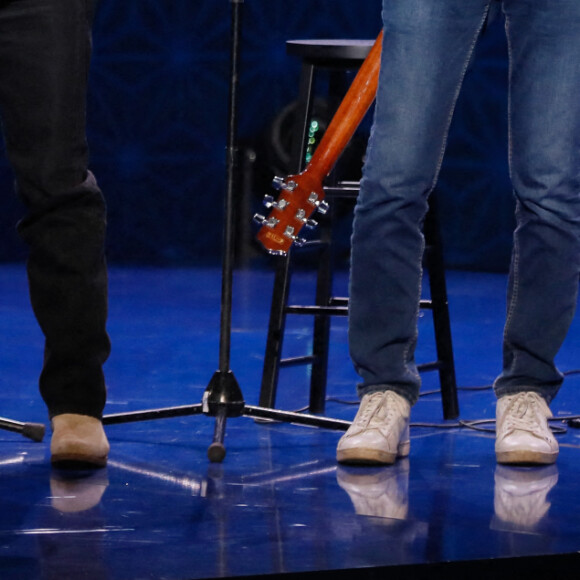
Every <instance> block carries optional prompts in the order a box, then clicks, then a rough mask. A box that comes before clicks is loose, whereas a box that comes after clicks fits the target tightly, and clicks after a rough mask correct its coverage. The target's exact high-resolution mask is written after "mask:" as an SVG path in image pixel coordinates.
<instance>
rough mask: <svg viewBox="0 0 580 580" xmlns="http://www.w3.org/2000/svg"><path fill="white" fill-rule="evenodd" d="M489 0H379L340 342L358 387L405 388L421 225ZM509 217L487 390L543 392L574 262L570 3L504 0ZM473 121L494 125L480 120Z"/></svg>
mask: <svg viewBox="0 0 580 580" xmlns="http://www.w3.org/2000/svg"><path fill="white" fill-rule="evenodd" d="M495 1H496V0H384V2H383V22H384V30H385V35H384V45H383V54H382V63H383V66H382V68H381V73H380V80H379V89H378V94H377V103H376V111H375V118H374V124H373V128H372V131H371V137H370V141H369V146H368V151H367V159H366V163H365V167H364V172H363V180H362V183H361V192H360V196H359V199H358V203H357V206H356V209H355V218H354V231H353V236H352V262H351V279H350V297H351V301H350V317H349V341H350V351H351V356H352V359H353V362H354V365H355V368H356V370H357V372H358V374H359V375H360V376H361V378H362V379H363V382H362V383H361V384H360V385H359V386H358V391H359V395H363V394H365V393H368V392H372V391H377V390H386V389H390V390H393V391H395V392H397V393H399V394H400V395H402V396H404V397H405V398H406V399H407V400H409V402H410V403H411V404H413V403H415V402H416V400H417V397H418V394H419V387H420V378H419V375H418V373H417V369H416V365H415V360H414V349H415V344H416V340H417V315H418V310H419V309H418V304H419V297H420V286H421V277H422V268H421V258H422V253H423V248H424V240H423V236H422V233H421V226H422V222H423V219H424V217H425V214H426V211H427V202H428V196H429V194H430V193H431V191H432V190H433V188H434V186H435V183H436V180H437V177H438V173H439V169H440V167H441V160H442V157H443V152H444V150H445V144H446V139H447V133H448V129H449V124H450V120H451V117H452V114H453V110H454V106H455V102H456V99H457V95H458V93H459V90H460V87H461V84H462V80H463V77H464V73H465V70H466V67H467V64H468V62H469V60H470V57H471V54H472V51H473V48H474V45H475V44H476V41H477V39H478V36H479V34H480V31H481V29H482V27H483V25H484V23H485V19H486V17H487V13H488V10H489V9H490V7H491V5H492V4H493V3H495ZM501 4H502V8H503V11H504V14H505V17H506V34H507V38H508V44H509V59H510V72H509V83H510V93H509V140H510V142H509V162H510V173H511V178H512V184H513V189H514V195H515V198H516V205H517V212H516V214H517V216H516V217H517V228H516V231H515V233H514V248H513V256H512V263H511V270H510V275H509V288H508V308H507V321H506V326H505V333H504V345H503V357H504V358H503V371H502V373H501V375H500V376H499V377H498V378H497V380H496V382H495V391H496V394H497V395H498V396H502V395H506V394H510V393H516V392H520V391H535V392H537V393H539V394H540V395H542V396H543V397H545V398H546V400H547V401H548V402H549V401H551V399H552V398H553V397H554V396H555V394H556V393H557V391H558V389H559V387H560V385H561V383H562V379H563V377H562V374H561V373H560V372H559V371H558V370H557V368H556V366H555V364H554V357H555V356H556V353H557V352H558V350H559V348H560V346H561V344H562V342H563V340H564V338H565V335H566V333H567V330H568V327H569V325H570V322H571V321H572V318H573V316H574V311H575V306H576V299H577V290H578V282H579V273H580V263H579V262H580V243H579V234H580V98H579V93H578V91H579V89H580V33H579V31H580V2H579V1H578V0H504V1H503V2H502V3H501ZM481 122H483V123H487V122H494V120H493V119H482V120H481Z"/></svg>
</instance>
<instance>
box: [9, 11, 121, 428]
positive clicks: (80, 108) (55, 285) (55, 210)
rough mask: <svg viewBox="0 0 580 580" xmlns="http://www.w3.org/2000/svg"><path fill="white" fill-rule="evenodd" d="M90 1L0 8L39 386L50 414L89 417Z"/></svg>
mask: <svg viewBox="0 0 580 580" xmlns="http://www.w3.org/2000/svg"><path fill="white" fill-rule="evenodd" d="M94 4H95V1H94V0H11V1H9V2H2V3H1V4H0V109H1V114H2V123H3V128H4V136H5V141H6V150H7V153H8V157H9V159H10V162H11V165H12V167H13V169H14V173H15V176H16V183H17V188H18V194H19V196H20V198H21V199H22V201H23V202H24V205H25V207H26V216H25V217H24V218H23V219H22V221H21V222H20V223H19V224H18V231H19V233H20V235H21V237H22V238H23V240H24V241H25V242H26V243H27V244H28V246H29V248H30V257H29V260H28V277H29V285H30V296H31V302H32V307H33V309H34V313H35V315H36V318H37V319H38V322H39V324H40V327H41V328H42V331H43V332H44V335H45V338H46V341H45V353H44V365H43V369H42V373H41V376H40V391H41V394H42V396H43V398H44V400H45V402H46V404H47V406H48V411H49V415H50V416H51V417H52V416H54V415H58V414H61V413H79V414H84V415H91V416H95V417H97V418H99V417H100V416H101V414H102V411H103V408H104V405H105V395H106V392H105V380H104V376H103V369H102V365H103V363H104V361H105V360H106V358H107V356H108V354H109V350H110V343H109V337H108V336H107V333H106V330H105V324H106V316H107V270H106V265H105V258H104V242H105V229H106V217H105V202H104V200H103V196H102V194H101V192H100V190H99V188H98V186H97V183H96V181H95V179H94V177H93V176H92V175H91V173H90V172H89V171H88V169H87V156H88V154H87V143H86V137H85V117H86V104H85V101H86V89H87V76H88V66H89V58H90V51H91V36H90V35H91V24H92V18H93V12H94ZM5 340H6V339H5Z"/></svg>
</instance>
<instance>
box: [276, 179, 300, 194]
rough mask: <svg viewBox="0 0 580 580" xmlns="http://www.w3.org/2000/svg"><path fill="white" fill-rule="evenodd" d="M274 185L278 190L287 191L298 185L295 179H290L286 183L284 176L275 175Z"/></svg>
mask: <svg viewBox="0 0 580 580" xmlns="http://www.w3.org/2000/svg"><path fill="white" fill-rule="evenodd" d="M272 187H273V188H274V189H278V190H281V189H284V190H286V191H294V190H295V189H296V187H297V184H296V182H295V181H289V182H288V183H286V181H284V178H283V177H274V179H273V180H272Z"/></svg>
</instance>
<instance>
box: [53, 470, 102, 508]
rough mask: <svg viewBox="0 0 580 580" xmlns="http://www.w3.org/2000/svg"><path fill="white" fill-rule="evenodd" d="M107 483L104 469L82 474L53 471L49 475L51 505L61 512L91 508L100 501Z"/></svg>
mask: <svg viewBox="0 0 580 580" xmlns="http://www.w3.org/2000/svg"><path fill="white" fill-rule="evenodd" d="M73 473H74V475H72V474H73ZM87 474H88V475H87ZM108 485H109V480H108V478H107V475H106V471H90V472H84V473H83V474H82V475H78V472H58V473H55V472H53V473H52V474H51V476H50V491H51V502H52V507H53V508H54V509H57V510H58V511H60V512H63V513H72V512H81V511H85V510H88V509H91V508H93V507H95V506H96V505H97V504H98V503H99V502H100V501H101V498H102V497H103V494H104V493H105V490H106V489H107V486H108Z"/></svg>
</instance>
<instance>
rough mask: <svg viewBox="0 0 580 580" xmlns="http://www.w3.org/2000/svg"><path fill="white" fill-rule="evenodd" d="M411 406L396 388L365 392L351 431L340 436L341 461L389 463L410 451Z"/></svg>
mask: <svg viewBox="0 0 580 580" xmlns="http://www.w3.org/2000/svg"><path fill="white" fill-rule="evenodd" d="M410 412H411V407H410V405H409V403H408V402H407V401H406V400H405V399H404V398H403V397H401V396H400V395H397V394H396V393H394V392H393V391H384V392H376V393H370V394H368V395H365V396H364V397H363V399H362V401H361V404H360V408H359V410H358V413H357V414H356V417H355V418H354V421H353V422H352V425H351V426H350V427H349V428H348V431H347V432H346V433H345V434H344V435H343V436H342V437H341V438H340V441H339V442H338V447H337V450H336V458H337V460H338V461H339V462H341V463H362V464H371V465H372V464H379V465H381V464H382V465H389V464H391V463H394V462H395V459H396V458H397V457H406V456H407V455H409V447H410V441H409V415H410Z"/></svg>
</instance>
